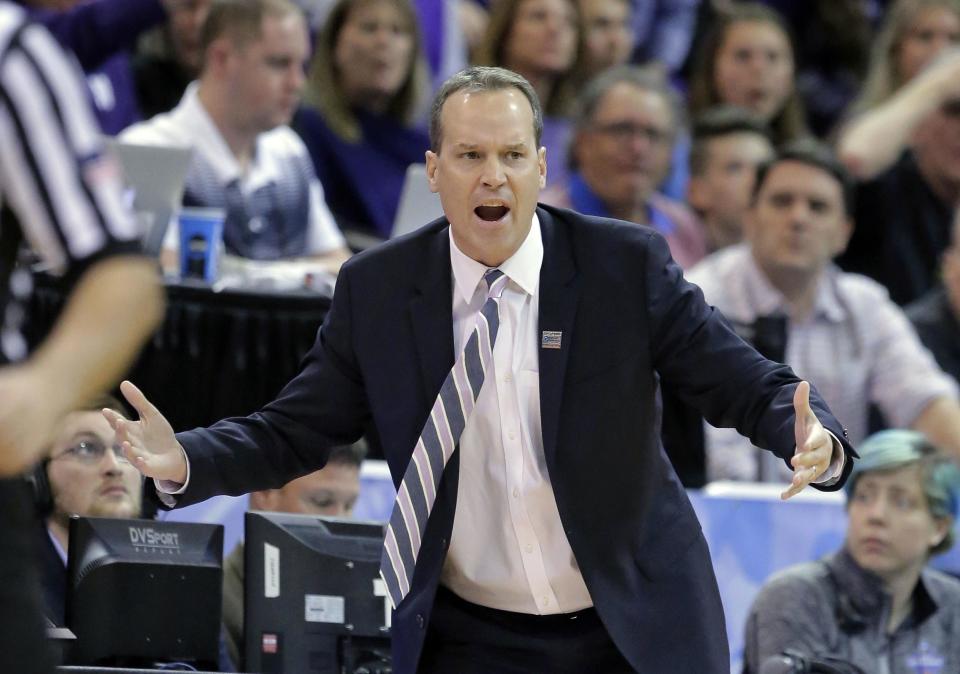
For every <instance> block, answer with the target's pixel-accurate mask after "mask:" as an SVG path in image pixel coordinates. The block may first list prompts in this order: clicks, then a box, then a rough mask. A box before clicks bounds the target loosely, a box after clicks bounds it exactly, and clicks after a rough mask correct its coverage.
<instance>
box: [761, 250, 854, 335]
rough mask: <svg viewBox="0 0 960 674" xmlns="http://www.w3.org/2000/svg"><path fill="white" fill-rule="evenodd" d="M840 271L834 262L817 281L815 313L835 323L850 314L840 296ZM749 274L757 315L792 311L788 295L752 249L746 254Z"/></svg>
mask: <svg viewBox="0 0 960 674" xmlns="http://www.w3.org/2000/svg"><path fill="white" fill-rule="evenodd" d="M838 273H839V272H838V270H837V269H836V267H834V266H833V265H830V266H828V267H827V269H826V270H825V271H824V273H823V274H821V275H820V282H819V283H818V284H817V296H816V298H815V299H814V304H813V315H814V317H817V318H820V317H823V318H825V319H826V320H828V321H830V322H831V323H839V322H841V321H843V320H844V319H845V318H846V315H847V312H846V310H845V309H844V308H843V303H842V302H841V301H840V298H839V297H838V296H837V283H836V281H837V274H838ZM745 274H746V275H747V280H748V284H747V285H748V287H750V288H751V289H752V295H753V297H752V303H753V305H754V306H753V309H754V311H755V312H756V313H757V315H759V316H768V315H771V314H776V313H782V314H784V315H789V312H788V311H787V300H786V298H785V297H784V296H783V294H782V293H781V292H780V291H779V290H777V289H776V288H775V287H774V286H773V284H772V283H770V279H768V278H767V275H766V274H765V273H763V271H762V270H761V269H760V265H758V264H757V260H756V258H755V257H754V256H753V252H752V251H750V254H749V255H747V256H746V270H745Z"/></svg>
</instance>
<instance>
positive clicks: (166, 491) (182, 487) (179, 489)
mask: <svg viewBox="0 0 960 674" xmlns="http://www.w3.org/2000/svg"><path fill="white" fill-rule="evenodd" d="M180 454H182V455H183V461H184V463H186V464H187V479H185V480H184V481H183V484H181V483H179V482H174V481H173V480H158V479H156V478H154V479H153V486H154V488H155V489H156V490H157V497H158V498H159V499H160V502H161V503H163V505H165V506H167V507H169V508H172V507H174V506H175V505H176V504H177V499H175V498H173V497H174V496H179V495H180V494H182V493H183V492H185V491H186V490H187V486H188V485H189V484H190V459H189V458H188V457H187V452H186V451H184V449H183V445H181V446H180Z"/></svg>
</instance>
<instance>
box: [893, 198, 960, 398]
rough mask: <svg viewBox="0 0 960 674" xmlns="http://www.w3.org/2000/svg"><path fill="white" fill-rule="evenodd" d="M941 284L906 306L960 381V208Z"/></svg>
mask: <svg viewBox="0 0 960 674" xmlns="http://www.w3.org/2000/svg"><path fill="white" fill-rule="evenodd" d="M940 283H941V285H939V286H937V287H935V288H933V289H932V290H930V291H928V292H927V293H926V294H925V295H924V296H923V297H921V298H920V299H918V300H917V301H916V302H913V303H912V304H911V305H910V306H908V307H907V309H906V312H907V317H908V318H909V319H910V320H911V321H912V322H913V327H914V328H916V330H917V334H918V335H920V341H922V342H923V344H924V346H926V347H927V348H928V349H930V352H931V353H932V354H933V357H934V358H936V359H937V363H938V364H939V365H940V367H942V368H943V370H944V372H946V373H947V374H949V375H950V376H952V377H953V378H954V379H956V380H957V381H960V209H957V211H956V212H955V213H954V216H953V236H952V237H951V242H950V247H949V248H948V249H947V250H946V252H945V253H944V254H943V258H942V259H941V262H940Z"/></svg>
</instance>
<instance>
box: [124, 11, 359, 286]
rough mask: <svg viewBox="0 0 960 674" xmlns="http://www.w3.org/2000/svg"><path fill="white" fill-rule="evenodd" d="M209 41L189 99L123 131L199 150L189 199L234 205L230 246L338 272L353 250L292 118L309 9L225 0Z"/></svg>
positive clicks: (209, 23) (208, 26)
mask: <svg viewBox="0 0 960 674" xmlns="http://www.w3.org/2000/svg"><path fill="white" fill-rule="evenodd" d="M202 46H203V50H204V52H203V53H204V65H203V70H202V71H201V74H200V79H199V81H198V82H196V83H194V84H191V85H190V87H189V88H188V89H187V92H186V93H185V94H184V96H183V99H182V100H181V102H180V104H179V105H178V106H177V107H176V108H175V109H174V110H173V111H172V112H170V113H168V114H162V115H158V116H156V117H154V118H153V119H151V120H149V121H147V122H143V123H142V124H137V125H135V126H133V127H131V128H130V129H128V130H127V131H126V132H125V133H124V134H123V136H122V138H123V139H124V140H126V141H129V142H133V143H143V144H156V145H183V146H188V147H192V148H193V150H194V155H193V160H192V163H191V166H190V169H189V171H188V174H187V179H186V186H185V194H184V205H185V206H205V207H217V208H222V209H224V210H225V213H226V219H225V221H224V228H223V240H224V244H225V249H226V252H227V253H230V254H233V255H238V256H241V257H246V258H253V259H257V260H278V259H289V258H304V257H310V258H314V259H315V260H317V261H318V262H320V263H321V264H323V265H325V266H326V267H327V268H328V269H329V270H330V271H334V272H335V271H336V270H338V269H339V266H340V264H342V263H343V261H344V260H346V259H347V257H348V256H349V252H348V251H347V249H346V246H345V243H344V239H343V236H342V235H341V233H340V230H339V229H337V226H336V223H335V222H334V220H333V216H332V215H331V214H330V211H329V209H328V208H327V206H326V204H325V202H324V199H323V189H322V187H321V186H320V182H319V181H318V180H317V177H316V174H315V173H314V170H313V164H312V162H311V160H310V155H309V154H308V153H307V150H306V148H305V147H304V145H303V142H302V141H301V140H300V139H299V137H298V136H297V135H296V134H295V133H294V132H293V131H292V130H291V129H290V127H288V126H287V122H289V121H290V118H291V116H292V115H293V112H294V110H295V109H296V107H297V104H298V103H299V101H300V92H301V89H302V88H303V82H304V74H303V65H304V62H305V60H306V58H307V52H308V38H307V28H306V24H305V22H304V19H303V16H302V14H301V13H300V10H299V9H298V8H297V7H296V6H294V5H293V4H291V3H290V2H288V0H243V1H240V0H217V1H216V2H214V4H213V7H212V8H211V10H210V14H209V16H208V17H207V20H206V23H205V24H204V29H203V33H202ZM175 240H176V238H175V233H172V234H171V236H170V237H169V238H168V241H175Z"/></svg>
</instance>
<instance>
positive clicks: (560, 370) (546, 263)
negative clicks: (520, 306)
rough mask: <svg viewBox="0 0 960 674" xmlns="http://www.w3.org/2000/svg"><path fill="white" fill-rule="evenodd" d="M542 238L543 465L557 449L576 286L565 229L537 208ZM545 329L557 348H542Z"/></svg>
mask: <svg viewBox="0 0 960 674" xmlns="http://www.w3.org/2000/svg"><path fill="white" fill-rule="evenodd" d="M537 217H538V218H539V219H540V231H541V236H542V237H543V265H542V267H541V268H540V318H539V328H540V334H539V335H538V338H539V339H540V340H541V341H540V343H539V344H537V348H538V353H539V361H540V421H541V424H542V427H543V449H544V454H545V456H546V460H547V465H548V466H549V465H551V464H552V463H553V459H554V456H555V454H556V450H557V430H558V427H559V424H560V403H561V402H562V394H563V381H564V375H565V373H566V369H567V361H568V360H569V359H570V349H571V347H572V346H573V340H574V338H575V335H574V334H573V323H574V317H575V316H576V310H577V301H578V300H579V297H580V287H579V282H578V279H577V270H576V265H575V263H574V261H573V255H572V251H571V246H570V239H569V234H568V231H567V228H566V227H565V226H563V225H562V224H558V223H557V222H556V221H555V220H554V218H553V217H552V216H551V215H550V214H549V213H547V212H546V211H545V210H544V209H542V208H538V209H537ZM545 332H554V333H556V332H559V333H560V348H559V349H554V348H543V345H542V344H543V334H544V333H545Z"/></svg>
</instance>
